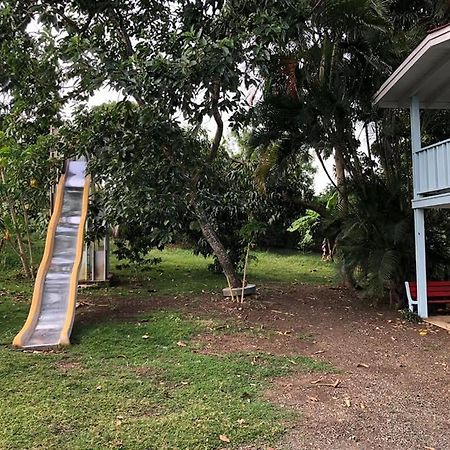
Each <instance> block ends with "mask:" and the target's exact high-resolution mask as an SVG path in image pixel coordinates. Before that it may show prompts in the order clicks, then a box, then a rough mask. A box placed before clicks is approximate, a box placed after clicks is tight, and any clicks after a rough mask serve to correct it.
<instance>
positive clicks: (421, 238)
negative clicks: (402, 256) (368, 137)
mask: <svg viewBox="0 0 450 450" xmlns="http://www.w3.org/2000/svg"><path fill="white" fill-rule="evenodd" d="M410 111H411V147H412V163H413V185H414V199H415V200H416V199H417V198H418V195H417V187H418V185H419V168H418V167H417V152H418V151H419V150H420V148H421V146H422V142H421V137H420V102H419V99H418V98H417V97H412V98H411V109H410ZM414 242H415V246H416V282H417V302H418V307H417V313H418V314H419V316H420V317H423V318H425V317H428V301H427V300H428V299H427V260H426V254H425V209H423V208H420V209H419V208H418V209H415V210H414Z"/></svg>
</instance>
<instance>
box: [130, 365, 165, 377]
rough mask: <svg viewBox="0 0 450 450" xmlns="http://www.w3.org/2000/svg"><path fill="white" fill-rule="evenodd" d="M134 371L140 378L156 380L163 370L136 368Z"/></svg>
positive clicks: (145, 367) (146, 367)
mask: <svg viewBox="0 0 450 450" xmlns="http://www.w3.org/2000/svg"><path fill="white" fill-rule="evenodd" d="M133 370H134V372H135V373H136V376H137V377H138V378H155V377H157V376H159V375H161V370H159V369H156V368H155V367H148V366H141V367H135V368H134V369H133Z"/></svg>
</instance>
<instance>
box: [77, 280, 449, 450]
mask: <svg viewBox="0 0 450 450" xmlns="http://www.w3.org/2000/svg"><path fill="white" fill-rule="evenodd" d="M110 304H114V308H111V310H110V311H111V315H113V316H114V317H117V318H119V317H121V318H123V317H127V316H129V315H132V314H134V313H135V312H136V311H145V310H149V309H159V308H172V307H175V308H178V309H183V310H186V311H188V312H190V313H193V314H195V315H200V316H203V317H209V318H221V319H225V320H226V321H227V323H229V324H231V325H233V326H234V327H236V326H237V327H241V328H242V329H247V330H253V331H257V330H258V329H261V328H262V329H263V330H265V331H266V332H267V333H265V335H263V336H261V335H259V336H258V335H257V334H258V333H252V334H255V336H253V335H247V336H242V335H238V336H237V335H235V334H234V335H233V334H224V335H218V336H217V335H216V336H214V335H207V336H201V337H199V339H200V340H202V342H203V343H204V344H205V347H204V351H205V352H210V353H223V352H229V351H256V350H261V351H266V352H272V353H276V354H285V355H289V354H301V355H308V356H313V357H314V358H317V359H322V360H325V361H328V362H330V363H331V364H332V365H333V366H334V367H335V368H336V369H337V370H338V371H339V373H338V374H332V375H328V376H326V377H324V379H322V380H319V379H318V377H317V374H305V375H302V374H296V375H293V376H291V377H289V378H284V379H278V380H275V382H274V384H273V387H272V389H271V390H270V392H267V396H268V398H269V399H270V400H271V401H273V402H276V403H278V404H281V405H284V406H286V407H290V408H294V409H298V410H299V411H300V412H301V417H302V418H301V420H300V422H299V423H298V426H296V427H295V428H294V429H293V430H291V431H290V432H289V433H288V435H287V436H286V439H285V441H284V443H283V444H282V445H281V447H280V448H277V450H281V449H283V450H300V449H305V450H314V449H332V450H340V449H349V450H350V449H367V450H369V449H422V450H426V449H428V450H430V449H436V450H446V449H450V411H449V409H450V379H449V374H450V369H449V367H450V358H449V350H450V335H449V334H448V333H447V332H446V331H443V330H439V329H437V328H435V327H428V326H425V325H424V324H419V325H414V324H410V323H407V322H404V321H402V320H401V319H400V317H399V315H398V314H397V313H395V312H393V311H390V310H388V309H383V308H380V307H376V308H375V307H372V306H370V305H368V304H367V302H366V301H363V300H361V299H358V298H357V297H356V295H355V294H354V293H352V292H349V291H345V290H341V289H336V288H330V287H320V286H317V287H314V286H307V285H292V286H289V287H272V288H269V289H265V290H264V292H263V293H262V294H261V295H260V296H259V297H258V298H257V299H255V300H251V301H248V302H246V303H245V304H244V305H243V307H241V306H240V305H236V304H230V302H228V301H226V300H222V299H220V298H218V297H217V298H214V297H213V298H211V297H206V296H203V297H197V298H195V299H188V298H183V297H178V298H175V299H174V298H169V299H167V298H166V299H161V298H159V299H158V298H155V299H151V300H138V301H133V300H123V299H117V301H116V300H111V301H110ZM83 309H84V310H83ZM106 309H108V308H106ZM97 311H98V308H96V307H95V306H94V307H92V306H91V307H89V306H88V307H86V308H80V313H79V314H78V321H79V322H81V323H83V322H88V323H89V322H90V321H91V320H96V318H97V319H98V318H99V317H100V316H98V317H96V316H97ZM98 314H101V318H102V319H104V318H105V317H106V316H107V315H105V307H103V310H101V311H98ZM337 381H338V383H337V385H336V387H333V386H327V384H334V383H336V382H337ZM314 382H315V383H314Z"/></svg>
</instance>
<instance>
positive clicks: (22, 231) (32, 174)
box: [0, 131, 59, 278]
mask: <svg viewBox="0 0 450 450" xmlns="http://www.w3.org/2000/svg"><path fill="white" fill-rule="evenodd" d="M53 145H54V139H53V138H52V137H51V136H45V137H44V136H40V137H39V138H38V139H37V142H36V143H35V144H31V145H24V144H21V143H19V142H17V141H16V140H14V139H13V138H11V137H8V136H7V135H6V134H5V133H3V132H2V131H0V194H1V198H2V201H1V202H0V233H1V235H2V238H1V247H5V246H9V247H11V248H12V249H14V251H15V252H16V253H17V254H18V256H19V258H20V260H21V262H22V270H23V274H24V275H25V276H26V277H30V278H31V277H33V271H34V267H33V266H34V261H33V253H34V251H33V248H32V245H33V239H32V237H33V236H35V235H36V237H41V236H43V231H44V230H45V227H46V225H47V222H48V217H49V207H50V205H49V192H50V186H51V184H52V183H53V182H54V178H55V177H54V176H52V175H54V174H55V170H54V169H55V165H58V162H59V161H58V160H56V159H50V156H49V150H50V148H51V147H52V146H53Z"/></svg>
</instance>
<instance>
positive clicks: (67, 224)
mask: <svg viewBox="0 0 450 450" xmlns="http://www.w3.org/2000/svg"><path fill="white" fill-rule="evenodd" d="M89 186H90V177H89V176H86V161H85V160H83V159H79V160H70V161H68V162H67V163H66V170H65V173H64V174H63V175H62V176H61V178H60V180H59V183H58V187H57V191H56V197H55V206H54V210H53V214H52V217H51V219H50V223H49V227H48V232H47V239H46V241H45V250H44V255H43V257H42V261H41V264H40V266H39V270H38V273H37V275H36V282H35V286H34V292H33V299H32V303H31V307H30V312H29V314H28V318H27V321H26V322H25V325H24V326H23V328H22V330H21V331H20V333H19V334H18V335H17V336H16V337H15V339H14V341H13V345H14V346H16V347H20V348H29V349H45V348H54V347H58V346H64V345H69V344H70V341H69V336H70V333H71V331H72V325H73V320H74V316H75V300H76V294H77V288H78V272H79V269H80V263H81V258H82V254H83V240H84V224H85V222H86V214H87V208H88V201H89Z"/></svg>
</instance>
